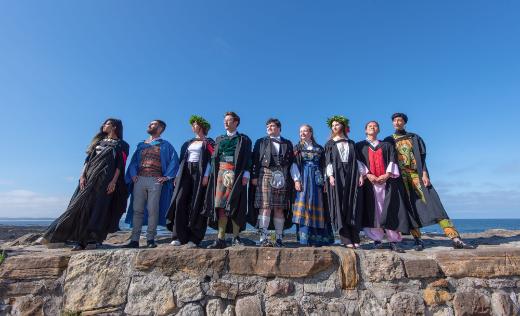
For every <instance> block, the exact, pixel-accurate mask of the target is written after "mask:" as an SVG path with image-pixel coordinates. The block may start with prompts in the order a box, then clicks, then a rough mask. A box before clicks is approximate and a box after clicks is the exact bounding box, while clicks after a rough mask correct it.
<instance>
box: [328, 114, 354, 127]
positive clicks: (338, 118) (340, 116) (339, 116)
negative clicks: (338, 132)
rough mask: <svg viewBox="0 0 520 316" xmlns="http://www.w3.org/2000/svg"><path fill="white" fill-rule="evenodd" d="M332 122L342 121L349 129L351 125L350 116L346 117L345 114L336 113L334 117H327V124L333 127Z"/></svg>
mask: <svg viewBox="0 0 520 316" xmlns="http://www.w3.org/2000/svg"><path fill="white" fill-rule="evenodd" d="M332 122H339V123H341V124H342V125H343V126H344V127H345V129H347V128H348V127H349V126H348V122H349V120H348V118H346V117H344V116H343V115H334V116H332V117H329V118H328V119H327V125H328V126H329V128H332Z"/></svg>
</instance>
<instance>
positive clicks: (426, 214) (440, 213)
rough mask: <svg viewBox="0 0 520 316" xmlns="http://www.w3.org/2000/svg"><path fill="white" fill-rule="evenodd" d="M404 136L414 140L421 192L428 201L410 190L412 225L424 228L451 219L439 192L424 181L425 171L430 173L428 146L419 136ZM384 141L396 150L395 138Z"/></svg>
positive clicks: (406, 133)
mask: <svg viewBox="0 0 520 316" xmlns="http://www.w3.org/2000/svg"><path fill="white" fill-rule="evenodd" d="M403 134H404V135H406V136H404V137H408V138H411V140H412V145H413V155H414V157H415V161H416V164H417V173H418V174H419V182H420V183H421V190H422V192H423V194H424V197H425V200H426V203H424V202H423V201H422V200H421V199H420V198H419V197H418V196H417V194H415V191H414V190H410V195H409V196H408V198H409V203H410V204H409V205H410V208H411V210H412V212H411V213H410V219H411V220H412V225H413V226H414V227H423V226H429V225H433V224H436V223H438V222H439V221H440V220H443V219H449V216H448V214H447V213H446V210H445V209H444V206H443V205H442V202H441V199H440V198H439V195H438V194H437V191H436V190H435V188H434V187H433V185H430V186H428V187H426V186H425V185H424V183H423V181H422V173H423V171H426V173H428V168H427V167H426V144H425V143H424V141H423V140H422V138H421V137H420V136H419V135H417V134H414V133H408V132H403ZM384 141H385V142H388V143H390V144H392V145H393V146H394V148H395V143H396V141H395V139H394V138H393V136H388V137H387V138H385V140H384ZM428 176H429V174H428ZM430 179H431V178H430ZM401 181H402V178H401ZM403 184H404V183H403Z"/></svg>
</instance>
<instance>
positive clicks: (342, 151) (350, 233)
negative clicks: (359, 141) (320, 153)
mask: <svg viewBox="0 0 520 316" xmlns="http://www.w3.org/2000/svg"><path fill="white" fill-rule="evenodd" d="M327 124H328V125H329V128H330V129H331V131H332V134H331V137H330V139H329V141H328V142H327V144H325V164H326V166H327V167H326V175H327V181H325V183H326V188H327V196H328V203H329V209H330V215H331V217H332V225H333V227H334V229H335V230H336V231H337V232H338V233H339V236H340V238H341V242H342V243H343V244H344V245H345V246H346V247H348V248H357V247H359V242H360V240H359V230H360V228H361V220H362V217H361V215H362V214H361V212H362V209H361V207H362V201H361V199H362V197H363V196H362V195H361V194H359V191H360V190H359V185H361V183H360V182H361V181H362V177H361V178H360V173H359V168H358V162H357V159H358V157H357V154H356V149H355V143H354V142H353V141H352V140H350V139H348V137H347V133H348V131H349V126H348V119H346V118H345V117H343V116H341V115H336V116H333V117H331V118H329V119H328V120H327Z"/></svg>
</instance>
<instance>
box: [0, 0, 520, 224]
mask: <svg viewBox="0 0 520 316" xmlns="http://www.w3.org/2000/svg"><path fill="white" fill-rule="evenodd" d="M519 12H520V3H518V2H514V1H430V2H425V1H383V0H381V1H301V0H298V1H296V0H294V1H110V0H109V1H36V0H35V1H25V0H20V1H4V0H0V109H1V116H0V133H1V135H4V146H3V148H4V149H3V150H2V155H0V216H10V217H17V216H32V217H48V216H50V217H54V216H58V215H59V214H60V213H61V212H62V211H63V210H64V209H65V207H66V204H67V202H68V200H69V198H70V195H71V194H72V192H73V191H74V188H75V183H76V181H77V179H78V177H79V173H80V170H81V165H82V161H83V159H84V150H85V148H86V146H87V144H88V142H89V141H90V139H91V137H92V136H93V135H94V133H95V132H96V130H97V129H98V128H99V125H100V124H101V123H102V122H103V120H104V119H105V118H107V117H110V116H114V117H118V118H121V119H122V120H123V122H124V125H125V138H126V140H127V141H128V142H129V143H130V144H131V146H132V147H131V150H133V149H134V148H135V144H136V143H137V142H138V141H139V140H142V139H144V138H145V137H146V134H145V129H146V125H147V123H148V122H149V121H150V120H152V119H155V118H161V119H163V120H165V121H166V122H167V123H168V128H167V130H166V132H165V134H164V138H166V139H168V140H170V141H171V142H172V143H173V144H174V145H175V146H176V148H179V147H180V144H181V143H182V142H183V141H184V140H186V139H187V138H189V137H191V134H190V132H191V131H190V127H189V125H188V123H187V120H188V118H189V116H190V114H192V113H195V114H201V115H204V116H205V117H206V118H207V119H208V120H209V121H210V122H211V123H212V124H213V129H212V130H211V131H210V135H211V136H213V137H215V136H216V135H218V134H219V133H221V132H222V131H223V128H222V114H223V113H224V112H225V111H228V110H234V111H236V112H238V113H239V115H240V116H241V117H242V124H241V126H240V130H241V131H242V132H245V133H246V134H248V135H250V136H251V138H253V139H256V138H258V137H261V136H263V135H264V132H265V125H264V122H265V120H266V119H267V118H268V117H271V116H274V117H278V118H280V119H281V121H282V124H283V131H282V134H283V135H284V136H285V137H287V138H289V139H291V140H293V141H295V140H297V137H298V126H299V125H300V124H301V123H309V124H311V125H313V126H314V128H315V133H316V137H317V139H318V141H319V142H321V143H324V142H325V141H326V138H327V135H328V131H327V128H326V125H325V123H324V122H325V119H326V117H327V116H330V115H332V114H343V115H345V116H347V117H349V118H350V119H351V130H352V132H351V135H350V136H351V138H353V139H354V140H361V139H363V137H364V133H363V126H364V123H366V121H368V120H372V119H376V120H378V121H380V123H381V127H382V133H381V134H382V135H381V136H382V137H383V136H386V135H388V134H390V133H391V132H392V126H391V122H390V118H389V117H390V115H391V114H392V113H393V112H396V111H400V112H405V113H407V114H408V115H409V117H410V122H409V124H408V130H410V131H414V132H417V133H419V134H420V135H421V136H422V137H423V138H424V139H425V141H426V143H427V146H428V152H429V153H428V154H429V156H428V164H429V169H430V172H431V179H432V182H433V184H434V185H435V186H436V188H437V190H438V191H439V193H440V195H441V199H443V201H444V203H445V206H446V208H447V210H448V212H449V214H450V215H451V216H452V217H453V218H487V217H490V218H498V217H505V218H507V217H509V218H512V217H514V218H518V217H520V215H519V211H520V180H518V176H519V175H520V158H519V157H520V155H519V153H520V150H519V149H518V146H517V145H516V142H515V136H516V135H518V120H517V118H518V116H519V115H520V110H519V105H520V57H519V56H520V41H519V40H518V39H519V38H520V13H519Z"/></svg>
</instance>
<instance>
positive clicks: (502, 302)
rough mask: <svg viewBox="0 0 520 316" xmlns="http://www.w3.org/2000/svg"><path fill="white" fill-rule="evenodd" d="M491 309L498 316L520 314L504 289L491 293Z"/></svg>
mask: <svg viewBox="0 0 520 316" xmlns="http://www.w3.org/2000/svg"><path fill="white" fill-rule="evenodd" d="M491 309H492V311H493V315H496V316H508V315H518V313H519V311H518V309H517V307H516V306H515V304H514V303H513V301H512V300H511V297H510V296H509V295H508V294H507V293H506V292H503V291H499V292H495V293H493V294H492V295H491Z"/></svg>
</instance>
